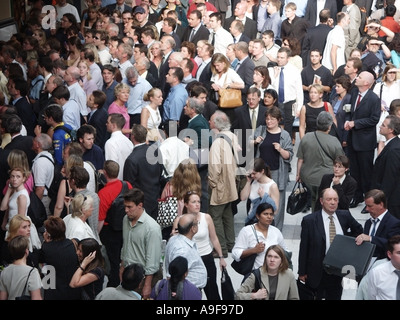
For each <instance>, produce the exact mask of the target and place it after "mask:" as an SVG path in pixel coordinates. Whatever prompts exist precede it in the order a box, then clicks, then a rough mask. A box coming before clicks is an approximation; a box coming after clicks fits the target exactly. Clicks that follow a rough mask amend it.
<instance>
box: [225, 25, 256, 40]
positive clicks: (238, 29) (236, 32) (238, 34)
mask: <svg viewBox="0 0 400 320" xmlns="http://www.w3.org/2000/svg"><path fill="white" fill-rule="evenodd" d="M229 32H230V33H231V35H232V37H233V43H238V42H240V41H244V42H246V43H249V42H250V40H251V39H250V38H249V37H248V36H246V35H245V34H244V33H243V32H244V26H243V23H242V22H241V21H239V20H233V21H232V23H231V26H230V27H229Z"/></svg>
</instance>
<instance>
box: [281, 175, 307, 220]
mask: <svg viewBox="0 0 400 320" xmlns="http://www.w3.org/2000/svg"><path fill="white" fill-rule="evenodd" d="M306 206H307V187H306V186H305V185H304V184H303V183H302V182H299V181H296V183H295V184H294V186H293V190H292V192H291V194H290V195H289V197H288V202H287V206H286V212H287V213H289V214H291V215H294V214H297V213H299V212H301V211H303V210H304V208H305V207H306Z"/></svg>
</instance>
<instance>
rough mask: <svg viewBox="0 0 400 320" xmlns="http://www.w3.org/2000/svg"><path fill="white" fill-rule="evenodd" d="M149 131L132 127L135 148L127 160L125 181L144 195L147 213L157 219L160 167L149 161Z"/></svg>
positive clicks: (137, 125)
mask: <svg viewBox="0 0 400 320" xmlns="http://www.w3.org/2000/svg"><path fill="white" fill-rule="evenodd" d="M146 136H147V129H146V128H145V127H143V126H142V125H140V124H134V125H133V127H132V135H131V140H132V142H133V145H134V146H135V147H134V149H133V151H132V153H131V154H130V155H129V156H128V158H127V159H126V160H125V165H124V169H123V172H124V175H123V177H124V179H123V180H126V181H128V182H129V183H130V184H131V185H132V186H134V187H135V188H139V189H140V190H142V191H143V193H144V208H145V209H146V212H147V213H148V214H149V215H150V216H151V217H153V219H154V220H155V219H156V218H157V214H158V212H157V206H158V202H157V199H158V196H159V194H160V175H161V171H160V165H159V164H158V163H157V162H156V163H154V164H151V163H150V161H148V160H147V157H146V155H147V152H148V149H149V148H150V147H151V146H150V145H147V144H146Z"/></svg>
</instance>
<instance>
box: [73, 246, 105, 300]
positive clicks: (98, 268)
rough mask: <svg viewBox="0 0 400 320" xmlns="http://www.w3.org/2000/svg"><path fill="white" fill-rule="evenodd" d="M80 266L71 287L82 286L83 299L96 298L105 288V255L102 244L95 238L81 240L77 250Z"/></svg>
mask: <svg viewBox="0 0 400 320" xmlns="http://www.w3.org/2000/svg"><path fill="white" fill-rule="evenodd" d="M77 255H78V259H79V262H80V266H79V267H78V269H76V271H75V273H74V275H73V276H72V279H71V281H70V283H69V285H70V287H71V288H81V289H82V294H81V298H82V300H94V299H95V297H96V296H97V295H98V294H99V293H100V291H101V290H103V284H104V273H105V272H104V257H103V255H102V254H101V250H100V245H99V243H98V242H97V241H96V239H93V238H86V239H83V240H81V241H79V244H78V250H77Z"/></svg>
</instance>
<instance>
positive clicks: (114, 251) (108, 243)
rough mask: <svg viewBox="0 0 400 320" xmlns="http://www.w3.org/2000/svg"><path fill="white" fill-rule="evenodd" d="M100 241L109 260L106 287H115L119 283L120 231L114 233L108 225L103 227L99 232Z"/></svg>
mask: <svg viewBox="0 0 400 320" xmlns="http://www.w3.org/2000/svg"><path fill="white" fill-rule="evenodd" d="M100 240H101V242H102V244H103V245H104V246H105V247H106V251H107V256H108V259H109V260H110V274H109V275H108V283H107V287H117V286H118V285H119V284H120V283H121V281H120V279H119V264H120V262H121V249H122V230H121V231H114V230H113V229H112V228H111V227H110V226H109V225H106V226H103V228H102V229H101V232H100Z"/></svg>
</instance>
